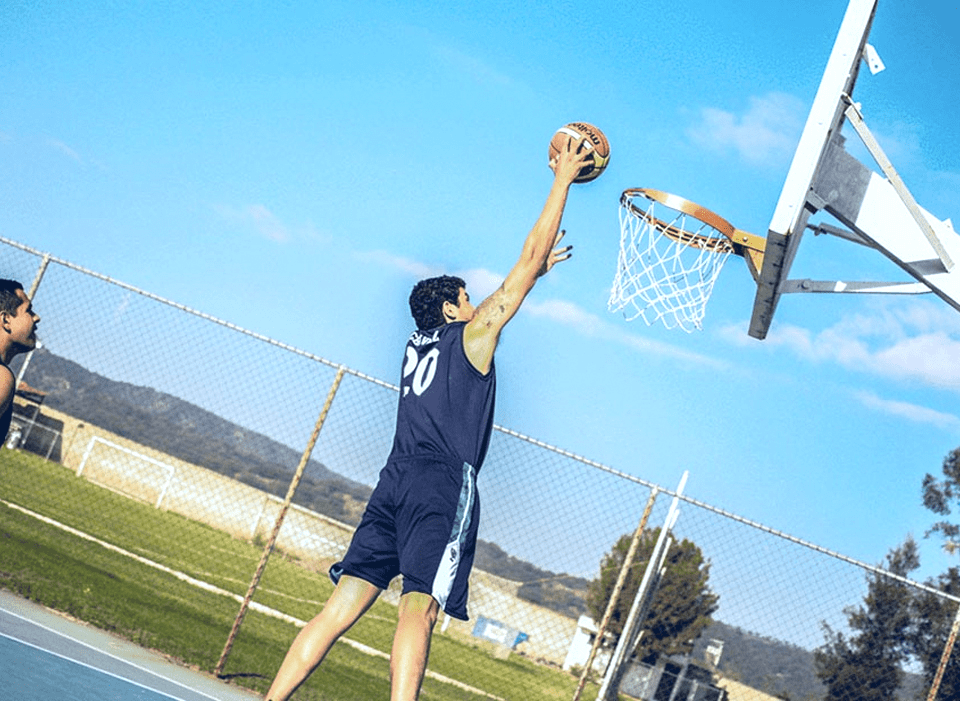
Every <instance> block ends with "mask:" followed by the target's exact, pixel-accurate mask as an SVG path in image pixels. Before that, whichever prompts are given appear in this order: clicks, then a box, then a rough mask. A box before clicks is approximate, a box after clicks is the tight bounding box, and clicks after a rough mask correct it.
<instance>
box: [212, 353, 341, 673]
mask: <svg viewBox="0 0 960 701" xmlns="http://www.w3.org/2000/svg"><path fill="white" fill-rule="evenodd" d="M345 370H346V368H345V367H344V366H343V365H341V366H340V367H339V368H338V369H337V375H336V377H334V378H333V384H332V385H331V386H330V391H329V392H328V393H327V401H326V402H324V405H323V409H321V410H320V416H318V417H317V422H316V424H314V426H313V433H312V434H310V440H309V441H308V442H307V447H306V448H305V449H304V451H303V455H302V456H300V464H299V465H297V471H296V472H295V473H294V475H293V479H292V480H290V486H289V487H288V488H287V496H286V498H285V499H284V500H283V506H282V507H281V508H280V513H279V514H278V515H277V520H276V522H275V523H274V524H273V533H271V534H270V539H269V540H268V541H267V544H266V546H264V548H263V554H262V555H261V556H260V564H259V565H257V571H256V572H255V573H254V575H253V579H252V580H251V582H250V587H249V588H248V589H247V595H246V596H245V597H244V598H243V603H242V604H240V612H239V613H238V614H237V618H236V620H234V622H233V628H232V629H231V630H230V635H229V636H228V637H227V642H226V644H225V645H224V646H223V653H222V654H221V655H220V660H219V661H218V662H217V666H216V667H215V668H214V670H213V673H214V674H216V675H217V676H218V677H219V676H222V675H223V668H224V666H225V665H226V663H227V657H228V656H229V655H230V650H231V649H232V648H233V642H234V640H236V637H237V633H239V632H240V626H241V624H242V623H243V619H244V616H246V615H247V609H248V608H249V607H250V602H251V601H252V600H253V595H254V593H256V591H257V587H258V586H259V585H260V578H261V577H262V576H263V571H264V569H266V567H267V561H268V560H269V559H270V554H271V553H272V552H273V547H274V545H276V542H277V536H278V535H279V534H280V527H281V526H282V525H283V520H284V519H285V518H286V516H287V511H288V510H289V509H290V504H291V502H292V501H293V496H294V494H296V492H297V487H298V486H299V485H300V478H301V477H303V472H304V470H305V469H306V467H307V463H309V462H310V455H311V454H312V453H313V447H314V446H315V445H316V444H317V438H318V437H319V436H320V429H322V428H323V424H324V422H325V421H326V420H327V413H328V412H329V411H330V405H331V404H333V398H334V397H335V396H336V394H337V390H338V389H339V388H340V381H341V380H342V379H343V374H344V371H345Z"/></svg>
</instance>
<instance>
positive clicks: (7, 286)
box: [0, 278, 23, 316]
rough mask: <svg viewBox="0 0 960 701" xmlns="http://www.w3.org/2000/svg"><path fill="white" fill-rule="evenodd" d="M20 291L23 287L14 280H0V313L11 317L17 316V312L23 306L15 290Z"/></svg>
mask: <svg viewBox="0 0 960 701" xmlns="http://www.w3.org/2000/svg"><path fill="white" fill-rule="evenodd" d="M22 289H23V285H21V284H20V283H19V282H17V281H16V280H4V279H2V278H0V312H6V313H7V314H10V315H11V316H16V315H17V310H18V309H19V308H20V305H21V304H23V300H22V299H20V298H19V297H18V296H17V290H22Z"/></svg>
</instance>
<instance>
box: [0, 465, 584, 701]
mask: <svg viewBox="0 0 960 701" xmlns="http://www.w3.org/2000/svg"><path fill="white" fill-rule="evenodd" d="M0 499H2V500H4V501H6V502H10V503H11V504H14V505H17V506H20V507H22V508H24V509H28V510H30V511H32V512H35V513H38V514H40V515H42V516H45V517H47V518H50V519H54V520H56V521H58V522H59V523H61V524H64V525H66V526H69V527H71V528H74V529H76V530H78V531H80V532H82V533H85V534H87V535H90V536H93V537H95V538H98V539H101V540H103V541H106V542H108V543H111V544H112V545H115V546H117V547H119V548H122V549H124V550H126V551H129V552H131V553H134V554H136V555H139V556H141V557H144V558H147V559H149V560H151V561H153V562H157V563H159V564H161V565H164V566H166V567H168V568H170V569H172V570H175V571H177V572H182V573H184V574H186V575H189V576H190V577H192V578H195V579H197V580H201V581H203V582H206V583H208V584H210V585H213V586H215V587H218V588H220V589H223V590H226V591H229V592H232V593H235V594H239V595H241V596H242V595H244V594H245V593H246V590H247V587H248V586H249V582H250V579H251V578H252V576H253V572H254V571H255V569H256V566H257V563H258V561H259V559H260V554H261V549H262V548H261V546H258V545H255V544H253V543H249V542H246V541H243V540H238V539H236V538H232V537H230V536H229V535H227V534H225V533H222V532H219V531H217V530H214V529H213V528H210V527H209V526H206V525H203V524H199V523H196V522H193V521H189V520H187V519H185V518H183V517H180V516H177V515H175V514H172V513H168V512H164V511H158V510H157V509H155V508H153V507H151V506H149V505H146V504H141V503H139V502H137V501H135V500H132V499H129V498H127V497H124V496H121V495H118V494H115V493H113V492H111V491H109V490H106V489H102V488H100V487H97V486H96V485H94V484H91V483H89V482H87V481H86V480H84V479H80V478H77V477H76V476H75V475H74V474H73V473H72V472H70V471H69V470H66V469H64V468H63V467H61V466H60V465H58V464H55V463H48V462H45V461H43V460H42V459H40V458H37V457H35V456H33V455H30V454H27V453H21V452H18V451H11V450H6V449H2V450H0ZM307 564H309V563H300V562H298V561H296V560H295V559H293V558H289V557H285V556H284V555H283V554H282V553H275V554H274V556H273V557H272V559H271V561H270V564H269V566H268V567H267V569H266V571H265V573H264V577H263V580H262V583H261V589H260V590H259V591H258V594H257V596H256V597H255V599H254V600H255V601H256V602H258V603H261V604H263V605H265V606H269V607H271V608H273V609H277V610H280V611H282V612H284V613H286V614H288V615H291V616H294V617H296V618H299V619H301V620H309V619H310V618H311V617H312V616H313V615H315V614H316V613H317V611H318V610H319V607H320V605H321V603H322V602H323V601H325V600H326V598H327V597H328V596H329V594H330V591H331V590H332V587H331V584H330V582H329V580H328V579H327V577H326V576H323V575H319V574H317V573H316V572H314V571H312V570H311V568H310V567H308V566H306V565H307ZM0 586H3V587H4V588H6V589H9V590H11V591H14V592H16V593H18V594H20V595H21V596H24V597H26V598H28V599H31V600H33V601H36V602H38V603H40V604H43V605H45V606H48V607H50V608H53V609H56V610H59V611H62V612H64V613H67V614H70V615H71V616H74V617H76V618H78V619H81V620H84V621H87V622H89V623H91V624H93V625H96V626H98V627H100V628H102V629H104V630H108V631H111V632H114V633H116V634H118V635H120V636H122V637H124V638H127V639H129V640H132V641H134V642H136V643H138V644H140V645H142V646H144V647H148V648H151V649H154V650H157V651H159V652H161V653H164V654H165V655H168V656H170V657H172V658H174V659H176V660H178V661H180V662H181V663H183V664H185V665H188V666H191V667H194V668H197V669H200V670H204V671H207V672H210V671H211V670H213V669H214V667H215V666H216V664H217V661H218V659H219V657H220V653H221V652H222V650H223V647H224V644H225V642H226V639H227V636H228V634H229V632H230V628H231V626H232V624H233V620H234V618H235V617H236V615H237V612H238V610H239V605H238V603H237V602H236V601H235V600H233V599H232V598H228V597H226V596H222V595H219V594H216V593H211V592H208V591H205V590H203V589H200V588H198V587H196V586H193V585H191V584H189V583H187V582H184V581H182V580H180V579H178V578H177V577H175V576H173V575H171V574H169V573H165V572H162V571H160V570H158V569H156V568H154V567H151V566H149V565H147V564H143V563H140V562H138V561H137V560H135V559H133V558H131V557H128V556H126V555H124V554H122V553H118V552H114V551H112V550H109V549H107V548H105V547H103V546H102V545H100V544H97V543H93V542H90V541H88V540H85V539H83V538H81V537H79V536H76V535H72V534H70V533H68V532H66V531H65V530H63V529H62V528H59V527H57V526H55V525H51V524H47V523H45V522H43V521H41V520H38V519H36V518H34V517H32V516H30V515H27V514H24V513H23V512H22V511H19V510H17V509H14V508H10V507H8V506H6V505H3V504H0ZM396 618H397V616H396V608H395V607H394V606H392V605H390V604H388V603H384V602H377V603H376V604H375V605H374V607H373V608H372V609H371V610H370V612H368V614H367V615H366V616H364V618H362V619H361V620H360V622H359V623H358V624H357V625H356V626H354V628H353V629H351V630H350V631H349V632H348V634H347V636H348V637H349V638H351V639H353V640H356V641H358V642H361V643H363V644H365V645H368V646H370V647H372V648H374V649H376V650H380V651H384V652H387V653H389V650H390V646H391V643H392V639H393V631H394V627H395V625H396ZM296 633H297V628H296V626H294V625H293V624H291V623H287V622H284V621H282V620H279V619H276V618H274V617H271V616H267V615H265V614H262V613H259V612H257V611H253V610H251V611H249V612H248V613H247V615H246V618H245V619H244V624H243V627H242V628H241V630H240V633H239V635H238V636H237V639H236V642H235V644H234V646H233V649H232V651H231V653H230V657H229V659H228V661H227V665H226V668H225V670H224V674H225V675H226V676H228V677H229V678H231V679H232V681H233V683H236V684H239V685H243V686H246V687H249V688H252V689H255V690H257V691H260V692H261V693H263V692H265V691H266V689H267V687H268V686H269V683H270V680H271V679H272V676H273V674H274V673H275V672H276V670H277V668H278V667H279V665H280V661H281V660H282V658H283V655H284V653H285V652H286V649H287V647H288V646H289V644H290V642H291V641H292V640H293V637H294V636H295V635H296ZM429 670H430V671H432V672H436V673H438V674H442V675H444V676H446V677H449V678H451V679H455V680H457V681H460V682H463V683H465V684H468V685H469V686H471V687H474V688H477V689H482V690H483V691H485V692H487V693H489V694H493V695H494V696H498V697H501V698H504V699H508V700H510V701H513V700H514V699H516V700H521V699H522V700H523V701H527V700H537V699H551V700H553V699H570V698H572V696H573V691H574V688H575V686H576V679H575V678H574V677H573V676H571V675H569V674H565V673H563V672H560V671H558V670H556V669H553V668H550V667H547V666H542V665H538V664H534V663H533V662H531V661H529V660H527V659H525V658H522V657H520V656H517V655H511V656H510V657H509V658H508V659H506V660H501V659H496V658H494V657H493V656H492V655H491V654H490V653H489V651H488V650H487V649H486V648H485V647H484V646H483V645H481V644H479V643H474V642H471V641H469V640H463V639H458V638H456V637H452V636H448V635H444V634H440V633H439V632H438V633H436V634H435V635H434V638H433V643H432V648H431V656H430V663H429ZM595 696H596V687H595V686H593V685H590V686H588V688H587V689H586V692H585V694H584V695H583V698H584V699H586V700H590V699H594V698H595ZM387 697H389V672H388V662H387V660H385V659H382V658H380V657H377V656H373V655H368V654H364V653H361V652H359V651H357V650H355V649H354V648H352V647H350V646H348V645H345V644H342V643H341V644H338V645H336V646H334V649H333V650H332V651H331V652H330V654H329V656H328V657H327V660H325V662H324V664H323V665H322V666H321V668H320V669H319V670H318V671H317V672H316V673H315V674H314V675H313V676H312V677H311V678H310V680H309V681H308V682H307V683H306V684H305V685H304V686H303V687H302V688H301V689H300V690H299V691H298V692H297V695H295V697H294V698H296V699H300V700H306V699H324V700H326V701H357V700H358V699H380V698H387ZM483 698H487V697H486V696H480V695H477V694H471V693H470V692H468V691H465V690H463V689H462V688H458V687H456V686H454V685H452V684H448V683H444V682H441V681H438V680H434V679H430V678H429V677H428V678H427V679H426V680H425V682H424V687H423V693H422V694H421V699H424V701H446V700H449V701H473V700H474V699H477V700H479V699H483Z"/></svg>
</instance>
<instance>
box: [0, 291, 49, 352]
mask: <svg viewBox="0 0 960 701" xmlns="http://www.w3.org/2000/svg"><path fill="white" fill-rule="evenodd" d="M39 323H40V317H39V316H37V314H36V313H35V312H34V311H33V305H32V304H31V303H30V298H29V297H27V294H26V293H25V292H24V291H23V285H21V284H20V283H19V282H17V281H16V280H3V279H0V333H2V334H3V335H2V336H0V342H2V345H3V347H4V349H6V350H5V356H6V357H5V358H4V359H5V360H10V358H12V357H13V356H14V355H17V354H18V353H22V352H24V351H27V350H30V349H31V348H35V347H36V345H37V336H36V329H37V324H39Z"/></svg>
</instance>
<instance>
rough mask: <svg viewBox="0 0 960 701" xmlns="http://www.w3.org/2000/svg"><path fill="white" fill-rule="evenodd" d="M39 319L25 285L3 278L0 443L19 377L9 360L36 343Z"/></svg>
mask: <svg viewBox="0 0 960 701" xmlns="http://www.w3.org/2000/svg"><path fill="white" fill-rule="evenodd" d="M39 323H40V317H39V316H37V315H36V313H35V312H34V311H33V305H32V304H31V303H30V299H29V298H28V297H27V295H26V293H25V292H24V291H23V285H21V284H20V283H19V282H17V281H16V280H3V279H0V366H2V367H0V443H2V442H3V441H4V440H5V439H6V437H7V431H8V430H9V429H10V421H11V420H12V419H13V393H14V391H15V390H16V378H15V377H14V375H13V370H11V369H10V361H11V360H13V359H14V358H15V357H16V356H18V355H20V354H21V353H26V352H27V351H29V350H33V349H34V348H35V347H36V345H37V324H39Z"/></svg>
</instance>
